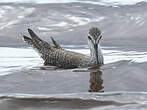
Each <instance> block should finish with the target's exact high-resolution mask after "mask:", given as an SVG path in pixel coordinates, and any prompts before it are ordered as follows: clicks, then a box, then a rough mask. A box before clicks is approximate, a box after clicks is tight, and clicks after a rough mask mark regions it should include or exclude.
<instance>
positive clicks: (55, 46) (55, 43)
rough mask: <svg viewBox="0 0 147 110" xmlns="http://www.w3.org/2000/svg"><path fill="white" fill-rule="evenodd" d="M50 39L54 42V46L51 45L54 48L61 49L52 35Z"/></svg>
mask: <svg viewBox="0 0 147 110" xmlns="http://www.w3.org/2000/svg"><path fill="white" fill-rule="evenodd" d="M51 40H52V42H53V44H54V46H53V47H54V48H58V49H62V47H61V46H60V45H59V44H58V43H57V42H56V40H55V39H54V38H53V37H51Z"/></svg>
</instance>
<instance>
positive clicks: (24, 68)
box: [0, 45, 147, 110]
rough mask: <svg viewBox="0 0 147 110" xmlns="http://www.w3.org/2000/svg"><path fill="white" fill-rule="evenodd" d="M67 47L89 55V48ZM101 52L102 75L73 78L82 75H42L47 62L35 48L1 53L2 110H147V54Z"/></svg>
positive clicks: (63, 72)
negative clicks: (102, 56) (103, 63)
mask: <svg viewBox="0 0 147 110" xmlns="http://www.w3.org/2000/svg"><path fill="white" fill-rule="evenodd" d="M63 47H64V48H66V49H67V50H72V51H75V52H80V53H83V54H86V55H88V54H89V49H88V47H87V46H85V45H83V46H82V45H80V46H75V45H65V46H63ZM129 48H130V47H129ZM102 50H103V54H104V59H105V66H104V67H103V69H102V70H100V73H99V71H97V72H96V73H95V72H94V73H93V72H91V73H89V72H74V71H77V70H81V69H73V70H71V69H69V70H60V69H58V70H54V69H53V70H41V69H40V67H42V66H43V60H42V59H41V58H40V57H39V55H38V54H37V52H36V51H34V50H33V49H32V48H10V47H0V51H1V55H0V68H1V69H0V81H1V84H0V93H1V94H0V102H1V103H0V109H2V110H17V109H18V110H48V109H51V110H72V109H74V110H80V109H86V110H97V109H99V110H104V109H105V110H112V109H113V110H118V109H120V110H126V109H128V110H132V109H133V110H138V109H141V110H145V109H146V108H147V93H146V92H145V91H146V84H147V82H146V80H145V79H146V76H147V75H146V74H145V73H146V72H144V71H143V70H146V67H145V68H144V67H143V68H141V66H140V65H142V64H143V65H146V62H147V52H146V48H145V47H142V48H141V47H139V48H135V49H130V50H129V49H124V47H102ZM10 53H11V54H10ZM137 67H138V68H137ZM84 69H86V68H84ZM132 69H134V70H135V71H138V72H139V73H138V74H139V75H136V73H135V74H134V73H133V72H132ZM130 73H131V74H130ZM132 75H133V77H132ZM131 77H132V78H131ZM119 78H121V79H119ZM116 79H117V80H116ZM75 80H76V81H75ZM126 81H127V83H126ZM134 81H135V82H137V83H138V85H140V87H138V85H136V84H135V83H133V82H134Z"/></svg>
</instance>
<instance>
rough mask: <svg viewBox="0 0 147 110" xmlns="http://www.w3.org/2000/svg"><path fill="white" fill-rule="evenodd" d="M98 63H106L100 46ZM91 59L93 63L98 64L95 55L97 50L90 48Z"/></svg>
mask: <svg viewBox="0 0 147 110" xmlns="http://www.w3.org/2000/svg"><path fill="white" fill-rule="evenodd" d="M97 52H98V63H99V64H103V63H104V59H103V54H102V50H101V46H100V44H98V50H97ZM90 57H91V62H92V63H94V64H96V54H95V49H94V48H90Z"/></svg>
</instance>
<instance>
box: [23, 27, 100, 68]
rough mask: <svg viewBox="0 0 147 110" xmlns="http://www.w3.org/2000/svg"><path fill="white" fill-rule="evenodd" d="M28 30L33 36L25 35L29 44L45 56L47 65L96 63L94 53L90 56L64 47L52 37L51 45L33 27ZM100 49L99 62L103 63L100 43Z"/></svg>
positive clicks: (83, 65)
mask: <svg viewBox="0 0 147 110" xmlns="http://www.w3.org/2000/svg"><path fill="white" fill-rule="evenodd" d="M28 32H29V33H30V35H31V38H29V37H27V36H23V37H24V40H25V41H26V42H27V43H28V44H29V45H31V46H33V47H34V48H35V49H37V51H38V52H39V53H40V55H41V57H42V58H43V60H44V64H45V65H52V66H57V67H61V68H77V67H88V66H92V65H95V64H96V62H95V61H94V56H93V54H92V53H91V56H92V57H90V56H87V55H84V54H80V53H76V52H72V51H68V50H66V49H63V48H62V47H61V46H60V45H59V44H58V43H57V42H56V41H55V40H54V39H53V38H51V39H52V41H53V44H54V46H51V45H50V44H49V43H47V42H46V41H43V40H42V39H40V38H39V37H38V36H37V35H36V34H35V33H34V32H33V31H32V30H31V29H28ZM91 51H92V50H91ZM98 51H99V53H98V56H99V57H101V58H102V59H101V62H99V64H103V56H102V53H101V50H100V45H99V47H98Z"/></svg>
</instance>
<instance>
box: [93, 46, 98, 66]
mask: <svg viewBox="0 0 147 110" xmlns="http://www.w3.org/2000/svg"><path fill="white" fill-rule="evenodd" d="M94 49H95V56H96V64H97V65H98V64H99V61H98V44H95V45H94Z"/></svg>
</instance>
